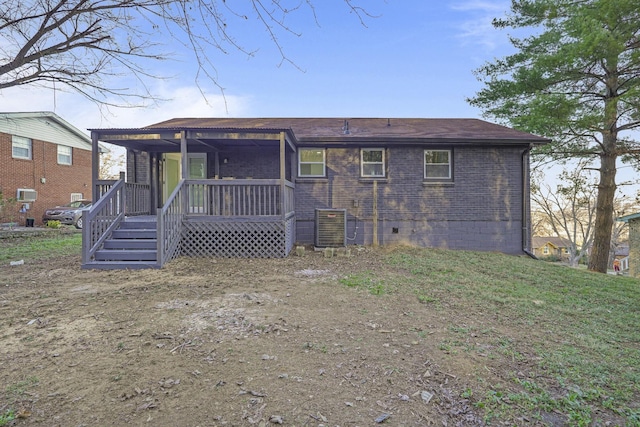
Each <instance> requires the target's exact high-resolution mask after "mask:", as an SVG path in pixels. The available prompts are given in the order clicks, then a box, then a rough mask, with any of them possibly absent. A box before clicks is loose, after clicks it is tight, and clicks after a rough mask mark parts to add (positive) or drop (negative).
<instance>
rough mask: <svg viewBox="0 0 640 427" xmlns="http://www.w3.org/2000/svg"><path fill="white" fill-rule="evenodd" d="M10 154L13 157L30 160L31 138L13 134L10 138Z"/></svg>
mask: <svg viewBox="0 0 640 427" xmlns="http://www.w3.org/2000/svg"><path fill="white" fill-rule="evenodd" d="M11 155H12V157H13V158H15V159H26V160H31V139H30V138H25V137H22V136H16V135H13V137H12V139H11Z"/></svg>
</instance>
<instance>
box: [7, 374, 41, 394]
mask: <svg viewBox="0 0 640 427" xmlns="http://www.w3.org/2000/svg"><path fill="white" fill-rule="evenodd" d="M39 382H40V380H39V379H38V377H28V378H25V379H24V380H22V381H19V382H17V383H15V384H10V385H8V386H7V388H6V391H7V394H9V395H12V396H21V395H23V394H24V392H25V391H27V389H28V388H29V387H33V386H34V385H36V384H38V383H39Z"/></svg>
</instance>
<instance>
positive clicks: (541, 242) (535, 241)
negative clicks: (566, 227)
mask: <svg viewBox="0 0 640 427" xmlns="http://www.w3.org/2000/svg"><path fill="white" fill-rule="evenodd" d="M547 244H550V245H551V246H553V247H555V248H567V247H569V246H570V245H571V241H569V239H565V238H564V237H558V236H547V237H538V236H536V237H532V238H531V247H532V248H533V249H538V248H541V247H543V246H545V245H547Z"/></svg>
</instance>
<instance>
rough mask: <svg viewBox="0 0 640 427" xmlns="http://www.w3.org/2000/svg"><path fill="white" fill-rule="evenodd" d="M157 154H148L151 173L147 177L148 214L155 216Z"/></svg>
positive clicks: (156, 204)
mask: <svg viewBox="0 0 640 427" xmlns="http://www.w3.org/2000/svg"><path fill="white" fill-rule="evenodd" d="M158 157H159V156H158V153H155V152H154V153H149V171H150V172H151V173H150V174H149V175H150V176H149V193H150V194H149V196H150V198H151V200H150V201H149V202H150V203H151V206H149V213H150V214H151V215H155V214H156V212H157V208H158V187H159V185H158V183H159V181H160V180H159V179H158V176H159V173H158Z"/></svg>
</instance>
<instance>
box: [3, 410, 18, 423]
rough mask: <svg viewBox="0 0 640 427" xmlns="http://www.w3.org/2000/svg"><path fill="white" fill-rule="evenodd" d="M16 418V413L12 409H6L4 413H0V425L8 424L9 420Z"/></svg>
mask: <svg viewBox="0 0 640 427" xmlns="http://www.w3.org/2000/svg"><path fill="white" fill-rule="evenodd" d="M15 419H16V413H15V412H14V411H13V409H7V410H6V411H4V413H2V414H0V427H2V426H6V425H8V424H9V423H10V422H11V421H13V420H15Z"/></svg>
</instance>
